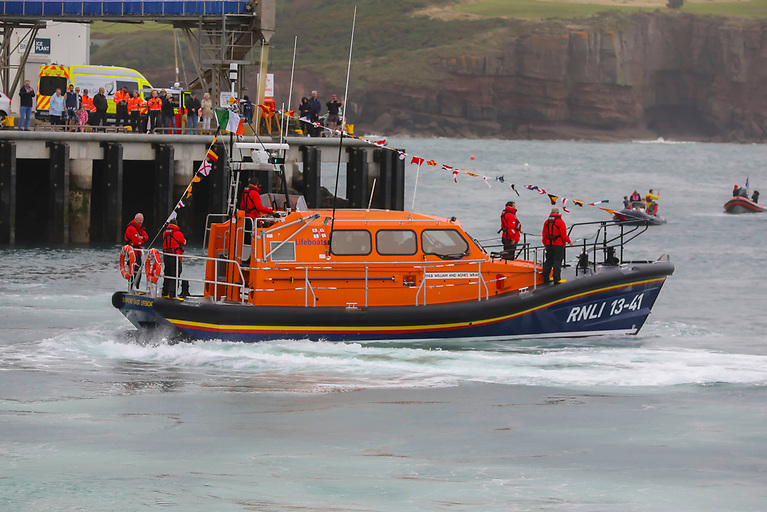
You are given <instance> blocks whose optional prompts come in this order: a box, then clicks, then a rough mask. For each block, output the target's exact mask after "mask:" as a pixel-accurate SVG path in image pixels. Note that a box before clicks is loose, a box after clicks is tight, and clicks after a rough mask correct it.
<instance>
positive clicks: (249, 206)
mask: <svg viewBox="0 0 767 512" xmlns="http://www.w3.org/2000/svg"><path fill="white" fill-rule="evenodd" d="M259 186H260V183H259V181H258V178H256V177H253V178H250V181H249V184H248V186H247V187H245V190H243V191H242V196H241V197H240V210H245V216H246V217H250V218H251V219H257V218H259V217H261V216H262V215H264V214H266V213H274V210H272V209H271V208H269V207H268V206H264V204H263V203H262V202H261V189H260V188H259Z"/></svg>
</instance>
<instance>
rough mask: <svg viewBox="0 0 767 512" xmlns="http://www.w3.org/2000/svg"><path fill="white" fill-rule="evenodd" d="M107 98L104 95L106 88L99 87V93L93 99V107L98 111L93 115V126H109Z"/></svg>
mask: <svg viewBox="0 0 767 512" xmlns="http://www.w3.org/2000/svg"><path fill="white" fill-rule="evenodd" d="M108 106H109V104H108V103H107V97H106V96H105V95H104V88H103V87H99V92H98V94H96V95H95V96H94V97H93V107H94V108H95V109H96V111H95V112H94V113H93V126H101V125H102V124H103V125H104V126H106V125H107V107H108Z"/></svg>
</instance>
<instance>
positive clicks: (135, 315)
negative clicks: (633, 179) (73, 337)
mask: <svg viewBox="0 0 767 512" xmlns="http://www.w3.org/2000/svg"><path fill="white" fill-rule="evenodd" d="M262 197H263V200H264V203H265V204H270V203H271V204H272V205H275V204H276V203H275V202H274V201H273V199H274V195H269V194H264V195H263V196H262ZM283 197H284V196H283ZM292 199H293V198H292ZM292 202H294V201H293V200H291V203H292ZM296 203H297V204H298V205H299V206H298V208H297V209H294V210H291V211H284V210H283V211H279V210H278V211H275V213H274V215H273V216H269V217H262V218H260V219H258V221H257V222H254V221H253V220H252V219H249V218H247V217H245V215H244V213H243V212H242V211H235V210H234V209H233V208H232V209H231V211H232V213H231V214H230V215H229V216H227V217H225V218H224V220H223V222H217V223H215V222H213V223H209V226H208V229H209V231H208V234H207V245H206V247H207V255H206V256H204V257H196V258H198V259H202V260H204V268H205V273H204V276H197V277H192V278H189V277H187V276H184V277H183V279H189V281H190V282H191V284H192V287H193V288H197V287H199V288H200V289H201V290H202V295H201V296H189V297H186V298H185V299H184V300H176V299H169V298H163V297H160V296H159V295H158V293H157V289H156V285H155V284H152V283H151V282H149V281H150V279H146V280H145V290H136V289H133V288H130V284H129V290H128V291H119V292H116V293H115V294H114V295H113V298H112V303H113V305H114V307H116V308H117V309H119V310H120V311H121V312H122V313H123V314H124V315H125V316H126V318H128V320H130V321H131V322H132V323H133V324H134V325H135V326H136V327H137V328H139V329H142V330H144V329H153V328H158V327H159V328H162V327H164V328H166V329H168V330H169V331H170V332H171V333H173V334H178V335H181V336H184V337H187V338H191V339H220V340H229V341H243V342H258V341H265V340H274V339H311V340H328V341H366V340H422V339H444V338H477V339H480V338H481V339H487V338H496V339H511V338H514V337H533V336H586V335H594V334H606V333H616V332H618V333H629V334H635V333H636V332H638V331H639V329H640V328H641V327H642V324H643V323H644V322H645V320H646V318H647V316H648V315H649V314H650V310H651V308H652V306H653V304H654V303H655V300H656V298H657V297H658V294H659V292H660V290H661V287H662V285H663V283H664V281H665V279H666V278H667V277H668V276H669V275H671V274H672V273H673V271H674V266H673V265H672V264H671V263H670V261H669V260H668V257H661V258H659V259H658V260H657V261H641V262H637V261H635V262H631V261H626V260H623V254H624V251H623V249H624V242H625V241H626V240H629V239H631V238H634V237H636V236H637V235H638V234H640V233H641V232H642V231H643V230H645V229H647V228H646V226H644V227H642V226H633V227H632V226H623V225H621V224H620V223H616V222H613V221H605V222H598V223H588V225H578V224H575V225H573V227H571V232H572V230H573V229H576V228H581V229H584V230H588V231H589V232H590V233H591V234H592V235H593V233H594V231H595V230H596V232H597V233H596V235H594V236H593V237H592V238H589V242H588V243H586V242H585V241H584V245H583V246H582V247H581V246H578V247H576V248H569V249H568V252H569V254H570V255H571V256H574V255H578V254H585V255H586V256H585V257H583V256H582V257H581V258H580V260H579V263H578V264H577V265H566V266H565V268H563V272H562V277H563V279H565V280H566V281H564V282H561V283H559V284H556V285H555V284H545V285H544V284H543V275H542V273H541V268H542V254H543V251H542V248H540V247H533V246H530V245H524V244H522V245H520V247H519V251H518V252H519V253H518V255H517V259H515V260H507V259H502V258H501V257H500V256H501V255H500V254H494V253H489V252H487V251H486V250H485V249H484V248H483V247H482V246H481V245H480V244H479V243H478V242H477V241H476V240H474V239H473V238H472V237H471V236H470V235H469V234H468V233H466V232H465V231H464V230H463V228H462V227H461V224H460V222H457V221H456V220H455V219H446V218H441V217H435V216H430V215H424V214H419V213H413V212H406V211H389V210H363V209H342V210H335V211H334V210H331V209H316V210H310V209H307V208H305V207H302V206H301V205H302V204H303V201H302V200H300V199H299V200H298V201H296ZM230 206H231V205H230ZM571 236H573V235H571ZM576 251H577V252H576ZM194 258H195V257H193V256H187V255H185V256H184V260H185V261H187V259H194ZM146 259H147V258H142V261H146ZM600 260H601V261H600ZM565 261H567V259H566V260H565ZM129 283H130V281H129ZM147 283H148V284H147Z"/></svg>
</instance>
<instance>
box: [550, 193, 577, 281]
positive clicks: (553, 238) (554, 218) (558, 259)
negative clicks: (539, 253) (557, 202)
mask: <svg viewBox="0 0 767 512" xmlns="http://www.w3.org/2000/svg"><path fill="white" fill-rule="evenodd" d="M565 244H570V245H573V242H572V241H571V240H570V237H569V236H567V226H566V225H565V221H563V220H562V216H561V215H560V214H559V208H557V207H554V208H552V209H551V214H550V215H549V218H548V219H546V222H544V223H543V245H544V247H545V248H546V257H545V260H544V262H543V282H544V283H548V282H549V281H550V278H549V273H551V272H552V270H553V273H554V284H559V283H560V282H564V281H562V260H564V259H565Z"/></svg>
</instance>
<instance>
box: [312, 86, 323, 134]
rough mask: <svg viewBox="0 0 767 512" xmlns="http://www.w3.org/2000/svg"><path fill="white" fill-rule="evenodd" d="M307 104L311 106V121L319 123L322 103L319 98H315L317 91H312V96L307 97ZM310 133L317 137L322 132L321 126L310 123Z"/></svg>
mask: <svg viewBox="0 0 767 512" xmlns="http://www.w3.org/2000/svg"><path fill="white" fill-rule="evenodd" d="M309 105H310V106H311V107H312V123H319V122H320V112H322V104H321V103H320V100H318V99H317V91H312V97H311V98H309ZM310 133H311V134H312V135H313V136H315V137H318V136H319V135H320V134H321V133H322V127H321V126H315V125H312V128H311V132H310Z"/></svg>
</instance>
